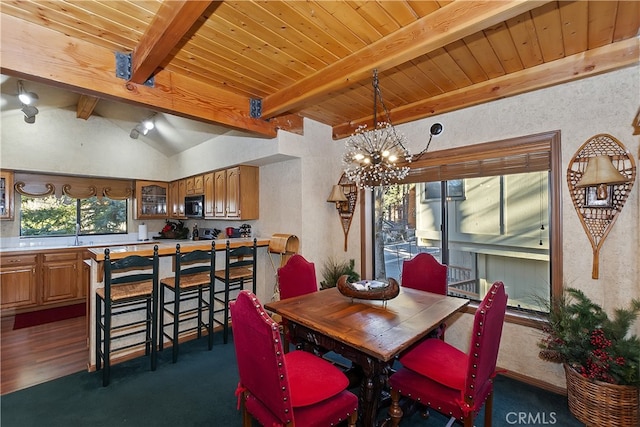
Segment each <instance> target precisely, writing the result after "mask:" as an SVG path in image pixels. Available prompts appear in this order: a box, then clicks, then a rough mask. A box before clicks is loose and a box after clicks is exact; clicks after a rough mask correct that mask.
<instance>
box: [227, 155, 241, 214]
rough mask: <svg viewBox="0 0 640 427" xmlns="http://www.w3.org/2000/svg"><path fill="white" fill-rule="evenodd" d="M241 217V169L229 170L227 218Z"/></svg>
mask: <svg viewBox="0 0 640 427" xmlns="http://www.w3.org/2000/svg"><path fill="white" fill-rule="evenodd" d="M239 217H240V168H239V167H235V168H231V169H227V218H239Z"/></svg>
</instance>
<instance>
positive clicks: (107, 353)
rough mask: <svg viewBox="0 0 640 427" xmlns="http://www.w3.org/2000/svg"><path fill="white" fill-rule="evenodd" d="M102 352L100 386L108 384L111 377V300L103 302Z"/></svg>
mask: <svg viewBox="0 0 640 427" xmlns="http://www.w3.org/2000/svg"><path fill="white" fill-rule="evenodd" d="M103 341H104V353H103V358H104V359H103V362H104V368H103V369H102V386H103V387H106V386H108V385H109V380H110V379H111V302H110V301H105V302H104V340H103Z"/></svg>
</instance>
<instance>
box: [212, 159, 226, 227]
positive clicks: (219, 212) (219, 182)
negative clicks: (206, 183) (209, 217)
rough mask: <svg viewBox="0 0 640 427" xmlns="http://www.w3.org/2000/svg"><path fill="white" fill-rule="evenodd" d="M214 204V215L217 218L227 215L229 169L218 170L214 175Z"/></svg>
mask: <svg viewBox="0 0 640 427" xmlns="http://www.w3.org/2000/svg"><path fill="white" fill-rule="evenodd" d="M214 181H215V182H214V184H215V185H214V188H215V190H214V192H215V195H214V198H215V199H214V200H215V202H214V206H213V209H214V211H213V215H214V216H215V217H216V218H224V217H226V216H227V206H226V205H227V204H226V199H227V171H224V170H222V171H217V172H216V173H215V175H214Z"/></svg>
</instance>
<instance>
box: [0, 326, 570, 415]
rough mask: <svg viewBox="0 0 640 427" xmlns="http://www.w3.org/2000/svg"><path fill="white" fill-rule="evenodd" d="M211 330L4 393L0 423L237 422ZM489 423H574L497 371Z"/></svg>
mask: <svg viewBox="0 0 640 427" xmlns="http://www.w3.org/2000/svg"><path fill="white" fill-rule="evenodd" d="M215 338H216V341H215V345H214V347H213V350H211V351H207V344H206V340H205V339H201V340H199V341H191V342H188V343H185V344H183V345H181V346H180V358H179V360H178V363H176V364H175V365H174V364H172V363H171V351H170V349H169V350H168V351H167V350H166V349H165V351H164V352H162V353H160V357H159V363H158V368H157V370H156V371H155V372H151V371H150V368H149V359H148V358H146V357H140V358H137V359H135V360H131V361H128V362H124V363H121V364H118V365H115V366H113V368H112V371H111V384H110V385H109V386H108V387H102V386H101V384H102V383H101V378H102V377H101V375H102V373H101V372H79V373H76V374H73V375H69V376H66V377H64V378H60V379H57V380H54V381H50V382H48V383H44V384H40V385H37V386H33V387H30V388H28V389H25V390H20V391H16V392H14V393H10V394H7V395H4V396H2V397H1V398H0V409H1V412H0V424H1V425H2V427H29V426H38V427H42V426H47V427H56V426H61V427H62V426H65V427H73V426H96V427H98V426H110V427H115V426H136V427H137V426H157V427H160V426H171V427H177V426H213V427H218V426H223V427H224V426H240V425H242V423H241V417H240V412H239V411H237V410H236V404H237V400H236V397H235V390H236V385H237V383H238V374H237V368H236V363H235V353H234V347H233V343H232V342H229V344H227V345H224V344H222V337H221V336H220V334H216V337H215ZM383 411H385V412H386V408H384V409H383ZM383 415H384V414H383V413H382V412H381V417H383ZM480 416H481V417H482V416H483V413H481V414H480ZM446 422H447V418H445V417H443V416H440V415H439V414H437V413H433V414H432V415H431V417H430V418H429V419H428V420H426V421H425V420H423V419H422V418H421V417H420V415H419V414H417V413H416V414H414V415H413V416H412V417H410V418H407V419H405V420H403V421H402V423H401V426H403V427H418V426H421V427H431V426H444V425H445V424H446ZM475 424H476V425H477V426H481V425H483V422H482V418H477V419H476V423H475ZM493 425H494V426H496V427H501V426H514V425H515V426H550V425H552V426H558V427H573V426H576V427H577V426H581V425H582V424H580V423H579V422H578V421H576V420H575V419H574V418H573V417H572V416H571V414H570V413H569V410H568V408H567V399H566V397H565V396H559V395H556V394H553V393H549V392H546V391H543V390H540V389H538V388H535V387H532V386H529V385H526V384H523V383H520V382H517V381H514V380H511V379H509V378H506V377H503V376H498V377H497V378H496V386H495V401H494V411H493ZM299 427H305V426H299Z"/></svg>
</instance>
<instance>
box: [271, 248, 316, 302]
mask: <svg viewBox="0 0 640 427" xmlns="http://www.w3.org/2000/svg"><path fill="white" fill-rule="evenodd" d="M278 285H279V288H280V298H281V299H286V298H291V297H297V296H298V295H304V294H308V293H311V292H316V291H317V290H318V282H317V281H316V267H315V265H314V264H313V263H312V262H309V261H307V260H306V259H304V257H303V256H302V255H300V254H294V255H293V256H291V258H289V261H287V263H286V264H285V265H284V267H280V268H279V269H278Z"/></svg>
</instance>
